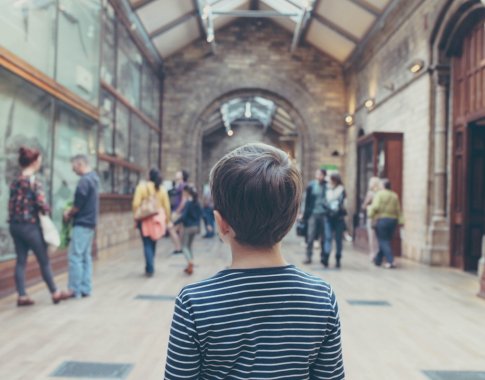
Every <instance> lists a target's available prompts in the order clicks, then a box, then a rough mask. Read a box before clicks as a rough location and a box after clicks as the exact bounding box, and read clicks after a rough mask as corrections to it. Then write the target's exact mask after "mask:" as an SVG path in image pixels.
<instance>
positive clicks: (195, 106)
mask: <svg viewBox="0 0 485 380" xmlns="http://www.w3.org/2000/svg"><path fill="white" fill-rule="evenodd" d="M216 40H217V54H215V55H214V54H212V53H211V51H210V48H209V46H208V44H207V43H205V42H204V41H197V42H194V43H193V44H192V45H190V46H188V47H186V48H185V49H183V50H182V51H180V52H179V53H177V54H175V55H173V56H171V57H169V58H168V59H167V60H166V61H165V84H164V85H165V94H164V104H163V107H164V115H163V126H164V132H163V136H164V138H163V147H162V168H163V171H164V175H165V178H172V176H173V175H174V173H175V171H177V170H178V169H179V168H180V167H185V168H188V170H189V171H191V172H192V173H195V172H196V164H197V161H198V160H200V159H201V158H202V152H201V151H200V150H199V149H201V146H202V144H201V141H202V134H201V131H200V129H201V128H202V127H203V126H202V125H201V124H200V118H201V115H202V114H203V113H204V111H205V110H206V109H208V108H210V107H211V105H212V106H213V105H214V103H215V102H217V100H218V99H221V98H222V97H224V96H227V94H231V93H235V94H237V93H238V91H246V93H248V92H250V91H251V90H257V91H265V92H267V93H268V94H272V95H273V96H274V97H275V98H279V99H281V101H284V102H286V103H287V104H288V105H289V107H290V108H292V109H293V112H294V114H295V115H297V116H298V118H299V119H300V120H301V123H300V124H299V133H300V139H301V141H302V144H303V149H301V154H300V157H297V159H298V160H299V161H300V163H302V162H303V165H302V168H303V171H304V175H305V177H306V178H305V180H307V179H309V177H311V176H312V173H313V171H314V169H315V168H317V167H318V166H319V165H321V164H323V163H333V164H337V165H339V166H342V160H341V159H340V158H336V157H332V156H331V153H332V152H333V151H335V150H337V151H339V152H342V151H343V149H344V134H345V130H344V128H343V122H342V115H343V112H344V100H345V96H344V84H343V73H342V68H341V65H340V64H339V63H337V62H335V61H334V60H332V59H331V58H329V57H328V56H326V55H324V54H322V53H321V52H320V51H318V50H317V49H315V48H313V47H311V46H301V47H299V48H298V50H297V52H296V53H295V54H294V55H292V54H291V53H290V52H289V47H290V45H291V35H290V34H289V33H288V32H287V31H285V30H284V29H282V28H280V27H279V26H277V25H276V24H273V23H272V22H271V21H266V20H264V21H263V20H254V19H240V20H237V21H235V22H234V23H232V24H231V25H229V26H227V27H226V28H224V29H222V30H220V31H218V32H217V34H216ZM254 137H257V136H256V135H255V136H254ZM205 172H207V170H206V171H205ZM200 176H201V177H202V174H201V175H200ZM193 180H196V179H195V178H193ZM205 181H206V178H200V179H199V182H205Z"/></svg>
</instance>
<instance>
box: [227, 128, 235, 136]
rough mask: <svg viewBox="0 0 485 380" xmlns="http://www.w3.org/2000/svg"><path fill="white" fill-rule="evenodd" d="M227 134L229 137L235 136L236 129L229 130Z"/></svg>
mask: <svg viewBox="0 0 485 380" xmlns="http://www.w3.org/2000/svg"><path fill="white" fill-rule="evenodd" d="M227 135H228V136H229V137H231V136H233V135H234V131H233V130H232V129H229V130H228V131H227Z"/></svg>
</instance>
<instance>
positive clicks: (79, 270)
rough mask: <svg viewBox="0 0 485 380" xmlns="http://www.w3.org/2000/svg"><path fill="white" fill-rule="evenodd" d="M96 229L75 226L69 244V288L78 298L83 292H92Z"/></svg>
mask: <svg viewBox="0 0 485 380" xmlns="http://www.w3.org/2000/svg"><path fill="white" fill-rule="evenodd" d="M93 236H94V229H92V228H88V227H83V226H74V227H73V228H72V233H71V243H70V245H69V252H68V258H69V281H68V288H69V289H70V290H71V291H73V292H74V295H75V296H76V298H78V297H80V296H81V294H87V295H89V294H91V290H92V285H91V277H92V274H93V262H92V257H91V251H92V243H93Z"/></svg>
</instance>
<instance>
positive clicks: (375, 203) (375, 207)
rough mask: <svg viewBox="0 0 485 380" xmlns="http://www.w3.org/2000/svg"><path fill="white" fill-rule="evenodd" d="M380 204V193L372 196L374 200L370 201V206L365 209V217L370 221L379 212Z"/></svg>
mask: <svg viewBox="0 0 485 380" xmlns="http://www.w3.org/2000/svg"><path fill="white" fill-rule="evenodd" d="M380 202H381V196H380V193H377V194H375V195H374V198H373V199H372V203H371V204H370V206H368V207H367V216H368V217H369V218H371V219H374V218H375V215H376V214H377V211H379V207H380Z"/></svg>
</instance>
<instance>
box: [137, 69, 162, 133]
mask: <svg viewBox="0 0 485 380" xmlns="http://www.w3.org/2000/svg"><path fill="white" fill-rule="evenodd" d="M159 93H160V84H159V81H158V78H157V76H156V75H155V74H154V73H153V71H152V69H151V67H150V66H148V64H147V63H146V62H145V64H144V65H143V75H142V94H141V110H142V111H143V113H144V114H145V115H147V116H148V117H149V118H150V119H152V120H153V121H154V122H155V124H157V125H158V121H159V117H158V115H159V108H160V104H159V102H160V97H159Z"/></svg>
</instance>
